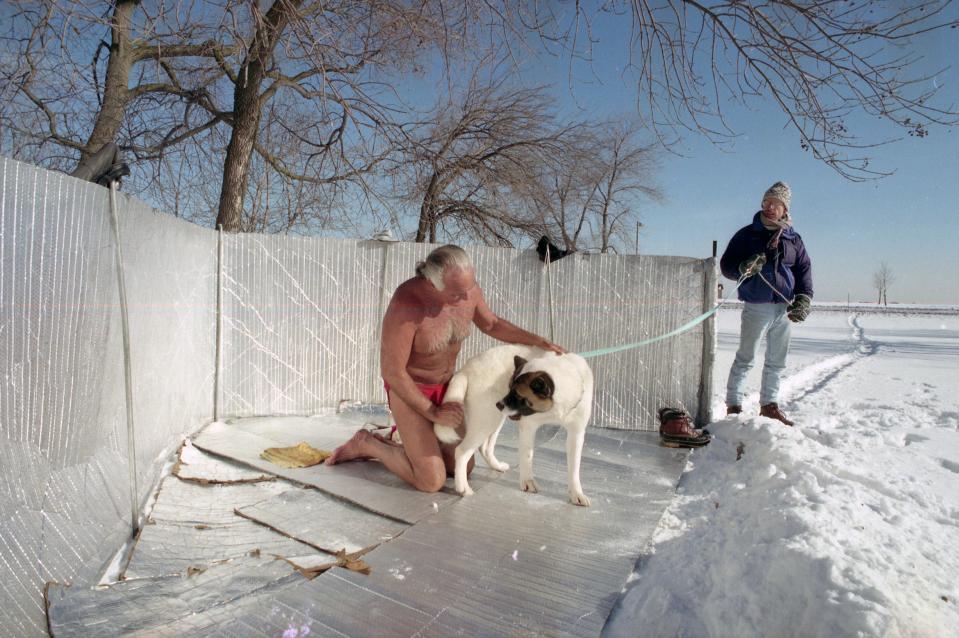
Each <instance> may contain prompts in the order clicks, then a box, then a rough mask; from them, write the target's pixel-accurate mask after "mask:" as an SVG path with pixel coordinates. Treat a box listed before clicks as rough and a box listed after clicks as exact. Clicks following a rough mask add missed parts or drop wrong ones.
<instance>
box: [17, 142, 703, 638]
mask: <svg viewBox="0 0 959 638" xmlns="http://www.w3.org/2000/svg"><path fill="white" fill-rule="evenodd" d="M108 195H109V191H108V190H107V189H106V188H103V187H100V186H96V185H93V184H89V183H86V182H82V181H79V180H76V179H73V178H70V177H67V176H65V175H62V174H59V173H54V172H50V171H45V170H43V169H38V168H35V167H32V166H29V165H26V164H22V163H18V162H14V161H12V160H8V159H5V158H0V511H2V512H3V514H4V515H3V516H0V626H2V627H4V631H7V632H9V633H11V634H12V635H43V634H44V633H45V626H46V625H45V618H44V609H43V595H42V592H43V585H44V583H45V582H46V581H50V580H54V581H60V582H64V581H73V582H78V583H91V582H95V581H96V580H97V579H98V578H99V576H100V575H101V574H102V572H103V571H104V568H105V567H106V565H107V563H108V562H109V561H110V560H111V559H112V557H113V554H114V553H115V552H116V551H117V549H118V548H119V547H120V546H121V545H122V543H123V541H124V539H125V537H126V536H128V535H129V533H130V527H131V526H130V518H131V512H130V507H131V506H130V503H131V501H132V502H135V503H143V501H144V499H145V498H146V497H147V496H148V494H149V492H150V491H151V489H152V486H153V485H154V484H155V482H156V477H157V476H158V474H159V471H160V469H161V468H162V465H163V462H164V461H165V460H166V459H167V458H168V456H169V453H170V452H171V451H172V450H174V449H175V448H176V446H177V445H178V444H179V442H180V439H181V438H182V436H183V435H185V434H188V433H190V432H193V431H195V430H196V429H197V428H198V427H199V426H201V425H203V424H205V423H206V422H208V421H209V420H211V419H212V418H213V414H214V393H215V392H216V393H218V396H217V397H216V399H217V408H218V412H219V414H220V415H221V417H228V416H250V415H279V414H311V413H313V412H315V411H317V410H319V409H320V408H324V407H329V406H334V405H337V403H338V402H339V401H340V400H343V399H351V400H356V401H363V402H383V401H385V394H384V392H383V386H382V380H381V379H380V375H379V346H380V321H381V319H382V316H383V312H384V310H385V308H386V304H387V303H388V302H389V298H390V296H391V294H392V292H393V290H394V289H395V288H396V287H397V286H398V285H399V284H400V283H402V282H403V281H404V280H406V279H407V278H409V277H410V276H412V274H413V270H414V267H415V264H416V262H417V261H419V260H421V259H423V258H424V257H425V255H426V254H427V253H428V252H429V250H431V249H432V248H433V246H430V245H423V244H411V243H402V242H399V243H388V242H377V241H372V240H346V239H329V238H315V237H310V238H304V237H291V236H275V235H270V236H267V235H252V234H249V235H248V234H224V235H223V236H222V246H221V247H220V249H219V250H218V246H217V234H216V233H215V232H214V231H212V230H210V229H206V228H201V227H198V226H196V225H193V224H189V223H186V222H183V221H181V220H178V219H176V218H173V217H171V216H169V215H166V214H162V213H158V212H156V211H153V210H152V209H150V208H149V207H148V206H146V205H145V204H143V203H141V202H139V201H137V200H135V199H133V198H131V197H128V196H126V195H124V194H119V195H118V197H117V210H118V219H119V235H120V242H121V245H120V248H121V252H122V255H123V262H124V263H122V264H120V267H122V269H123V275H124V280H125V287H126V298H127V305H128V315H129V331H130V336H131V346H130V353H129V357H130V370H131V374H132V379H131V381H132V394H133V412H132V420H133V424H134V431H135V437H134V438H135V443H136V452H135V454H136V459H135V460H136V476H135V479H134V484H135V485H136V486H137V487H136V488H135V491H136V492H137V493H135V494H134V493H133V492H134V488H133V486H131V485H130V482H131V480H130V477H129V475H128V470H129V461H130V459H129V454H128V451H127V434H126V421H127V419H126V417H127V415H126V408H125V400H124V394H125V391H124V382H125V379H124V353H123V347H122V336H121V335H122V330H121V327H122V325H121V313H120V310H119V292H118V288H117V270H116V268H117V264H116V261H115V257H114V255H115V254H116V245H115V241H114V238H113V234H112V232H111V229H110V210H109V197H108ZM468 251H469V253H470V255H471V257H472V259H473V261H474V263H475V265H476V270H477V279H478V281H479V283H480V285H481V287H482V289H483V292H484V294H485V297H486V300H487V302H488V304H489V305H490V307H491V308H492V309H493V311H494V312H496V313H497V314H499V315H501V316H503V317H504V318H506V319H508V320H509V321H511V322H513V323H515V324H517V325H519V326H522V327H524V328H526V329H528V330H531V331H533V332H536V333H539V334H543V335H546V334H548V332H549V316H550V311H549V308H548V303H549V299H550V294H549V290H548V289H547V281H551V282H552V295H551V296H552V300H553V309H552V314H553V323H554V327H555V340H556V341H557V342H558V343H560V344H561V345H563V346H564V347H566V348H567V349H569V350H571V351H580V352H582V351H587V350H593V349H596V348H602V347H607V346H615V345H619V344H622V343H629V342H635V341H641V340H643V339H647V338H650V337H655V336H657V335H660V334H664V333H666V332H669V331H670V330H673V329H674V328H676V327H677V326H680V325H682V324H683V323H685V322H686V321H689V320H690V319H692V318H693V317H695V316H697V315H699V314H700V313H702V312H703V311H704V310H705V309H707V308H709V307H710V305H711V303H712V301H713V298H714V293H713V288H714V287H715V265H714V260H701V259H692V258H682V257H654V256H617V255H593V254H589V255H580V254H575V255H571V256H568V257H566V258H564V259H562V260H559V261H556V262H553V263H552V264H551V266H550V269H551V270H550V276H549V278H547V276H546V272H545V266H544V264H543V263H542V262H541V261H539V259H538V257H537V255H536V253H535V252H534V251H531V250H527V251H524V250H514V249H508V248H491V247H468ZM220 255H222V256H220ZM218 282H219V286H218ZM218 293H219V297H220V304H219V307H220V308H221V314H220V316H219V317H218V316H217V308H218V304H217V295H218ZM218 323H219V326H220V330H221V335H220V338H219V339H220V351H219V365H218V364H217V343H216V342H217V325H218ZM714 335H715V329H714V325H713V321H712V320H709V321H707V322H705V323H703V324H700V325H698V326H696V327H695V328H694V329H692V330H690V331H689V332H686V333H684V334H682V335H679V336H677V337H674V338H670V339H666V340H663V341H660V342H657V343H654V344H651V345H649V346H646V347H642V348H638V349H634V350H629V351H626V352H621V353H616V354H611V355H607V356H603V357H597V358H595V359H591V360H590V365H591V366H592V368H593V371H594V374H595V379H596V394H595V402H594V410H593V421H592V425H593V426H598V427H614V428H625V429H644V430H652V429H655V427H656V425H657V424H656V416H655V414H656V410H657V409H658V408H659V407H662V406H664V405H672V406H682V407H685V408H686V409H688V410H689V411H690V412H691V413H692V414H693V415H694V416H695V417H696V418H697V420H698V421H700V422H703V421H706V420H708V419H709V414H708V410H709V407H708V406H709V401H708V398H709V397H708V390H707V391H705V393H704V390H703V388H707V389H708V387H709V384H708V382H706V381H708V370H709V367H710V366H711V364H712V353H713V351H714V338H715V337H714ZM492 345H494V341H493V340H492V339H490V338H489V337H487V336H485V335H482V334H480V333H479V332H478V331H477V330H475V329H474V335H473V337H471V338H470V339H469V340H468V341H467V342H466V345H465V347H464V350H463V352H462V353H461V355H460V362H463V361H465V360H466V358H468V357H470V356H472V355H474V354H477V353H479V352H482V351H483V350H485V349H486V348H488V347H490V346H492ZM218 370H219V372H218ZM217 374H219V376H218V377H217Z"/></svg>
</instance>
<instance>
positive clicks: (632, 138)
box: [528, 121, 662, 253]
mask: <svg viewBox="0 0 959 638" xmlns="http://www.w3.org/2000/svg"><path fill="white" fill-rule="evenodd" d="M640 133H641V131H640V130H639V128H638V127H637V126H636V125H635V124H633V123H629V122H625V121H611V122H604V123H600V124H597V125H593V126H588V127H587V126H584V127H582V128H581V129H580V130H578V131H576V133H575V136H574V137H572V138H571V139H569V140H568V143H567V151H566V152H565V153H564V154H563V155H562V156H561V157H558V158H554V159H553V161H551V162H549V163H545V164H543V165H542V166H541V167H539V173H538V175H537V177H536V180H535V182H531V183H530V185H529V188H530V189H531V193H530V195H529V197H528V200H529V203H530V205H531V206H532V207H533V209H534V211H535V216H536V217H537V218H539V219H542V220H543V222H544V225H545V227H546V228H547V230H548V232H549V234H551V235H552V236H554V237H556V238H557V239H559V240H560V241H561V242H562V243H563V244H564V245H565V248H566V249H567V250H584V249H595V250H598V251H600V252H603V253H605V252H609V251H610V250H615V244H614V239H615V238H617V237H619V238H621V239H622V240H625V239H626V233H628V231H629V229H630V228H632V225H633V223H635V222H638V221H639V209H638V207H639V205H640V203H641V202H642V201H644V200H654V201H658V200H660V199H662V193H661V192H660V190H659V188H658V187H657V186H656V184H655V179H654V175H655V172H656V162H655V157H656V146H655V145H654V144H653V143H650V142H648V141H646V142H643V141H642V140H641V139H640ZM624 243H625V241H624Z"/></svg>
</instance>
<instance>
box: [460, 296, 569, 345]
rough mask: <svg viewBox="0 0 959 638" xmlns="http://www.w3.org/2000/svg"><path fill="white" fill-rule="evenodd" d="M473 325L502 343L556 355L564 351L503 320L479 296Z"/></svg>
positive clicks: (546, 340) (550, 342)
mask: <svg viewBox="0 0 959 638" xmlns="http://www.w3.org/2000/svg"><path fill="white" fill-rule="evenodd" d="M473 323H475V324H476V327H477V328H479V329H480V331H481V332H483V333H484V334H488V335H489V336H491V337H493V338H494V339H497V340H499V341H503V342H504V343H518V344H522V345H526V346H536V347H537V348H543V349H544V350H551V351H553V352H555V353H556V354H564V353H565V352H566V350H565V349H564V348H562V347H560V346H558V345H556V344H555V343H553V342H552V341H550V340H548V339H544V338H543V337H541V336H539V335H536V334H533V333H532V332H529V331H528V330H523V329H522V328H520V327H519V326H517V325H516V324H513V323H510V322H509V321H507V320H506V319H503V318H502V317H500V316H499V315H497V314H496V313H494V312H493V311H492V310H490V308H489V306H487V305H486V300H485V299H483V296H482V294H480V296H479V299H478V301H477V304H476V310H475V312H474V313H473Z"/></svg>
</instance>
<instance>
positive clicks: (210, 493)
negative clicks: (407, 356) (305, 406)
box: [50, 414, 686, 638]
mask: <svg viewBox="0 0 959 638" xmlns="http://www.w3.org/2000/svg"><path fill="white" fill-rule="evenodd" d="M317 420H319V421H321V422H322V423H324V425H325V426H326V427H327V428H328V429H339V428H341V427H344V426H346V427H349V426H350V423H349V419H344V418H343V417H342V415H333V414H330V415H327V416H324V417H321V418H320V419H317ZM315 421H316V420H315ZM306 422H307V420H306V419H303V418H298V417H276V418H271V419H248V420H244V419H240V420H238V421H237V422H235V423H233V424H232V426H231V427H232V428H234V429H236V430H237V431H247V430H251V429H252V430H257V431H259V432H261V433H265V432H270V433H272V435H273V436H274V437H276V438H280V439H283V438H285V439H290V438H295V437H297V436H299V435H300V434H301V433H303V432H304V429H305V426H306V425H307V423H306ZM200 435H201V436H202V432H201V433H200ZM537 439H538V441H539V444H538V445H537V447H536V453H535V456H534V462H533V465H534V472H535V475H536V477H537V480H538V482H539V484H540V491H539V493H538V494H530V493H525V492H523V491H521V490H520V487H519V479H518V473H517V471H516V470H515V469H512V470H510V471H508V472H506V473H504V474H502V475H501V476H500V477H499V478H498V479H497V480H493V481H486V482H477V481H473V486H474V488H475V489H476V494H475V495H473V496H470V497H467V498H462V499H461V498H456V499H455V501H453V502H451V503H446V504H445V505H444V506H443V507H439V508H437V509H436V510H435V511H434V512H433V513H432V514H430V515H429V516H427V517H426V518H424V519H422V520H420V521H419V522H418V523H416V524H415V525H412V526H406V525H403V524H400V523H397V522H396V521H394V520H391V519H388V518H386V517H381V516H378V515H377V514H376V513H375V512H373V511H371V510H370V509H369V508H370V506H371V505H372V504H373V502H372V501H368V500H367V498H366V496H362V497H360V498H357V504H356V505H348V504H345V503H342V502H339V501H337V500H334V499H332V498H331V497H330V496H328V495H326V494H323V493H322V492H320V491H317V490H312V489H298V488H295V487H293V486H291V485H289V484H288V483H286V482H285V481H283V480H282V479H278V480H277V481H275V482H259V483H255V484H241V485H235V484H234V485H227V486H222V485H215V484H205V485H200V484H190V485H187V484H186V483H184V482H183V481H181V480H180V479H177V478H175V477H168V478H167V479H166V480H165V481H164V483H163V486H162V487H161V489H160V490H159V492H158V494H157V505H156V508H155V509H154V514H153V519H154V520H156V522H157V526H161V525H164V524H165V525H167V526H169V525H170V524H179V525H180V528H179V529H178V530H177V533H176V541H177V543H178V544H179V545H180V547H181V548H180V549H177V548H176V547H174V546H173V545H172V544H170V543H167V544H164V545H162V546H160V547H156V548H150V549H146V555H145V558H146V559H147V560H146V561H145V560H144V556H141V552H143V551H144V550H145V548H144V544H145V543H146V542H147V541H146V537H147V534H148V533H149V532H150V530H151V529H152V527H153V526H147V527H146V528H145V529H144V535H143V537H141V540H140V542H139V543H138V544H137V546H136V547H135V548H134V551H133V557H132V560H131V565H134V564H140V565H144V564H149V566H150V567H151V571H150V572H140V573H138V575H139V576H145V575H147V574H148V573H149V575H151V576H152V577H153V578H151V579H143V578H139V579H134V580H129V581H126V582H121V583H117V584H115V585H113V586H111V587H110V588H107V589H94V590H91V589H89V588H84V587H80V586H73V587H70V588H60V587H57V588H54V589H53V590H52V591H51V595H50V601H51V607H50V625H51V629H52V632H53V635H54V636H55V637H57V638H61V637H64V638H65V637H68V636H92V635H116V634H121V633H122V634H124V635H126V632H130V633H131V634H132V635H144V636H162V635H169V636H208V635H222V636H230V637H231V638H238V637H244V638H245V637H253V636H278V635H280V634H284V635H287V636H294V635H295V636H297V637H298V638H301V637H303V636H307V635H309V636H311V637H312V636H342V635H348V636H372V635H376V636H402V637H411V636H437V637H441V636H442V637H445V636H457V635H458V636H510V637H512V636H520V635H522V636H526V635H528V636H542V635H548V636H577V637H578V636H596V635H599V633H600V631H601V629H602V627H603V625H604V622H605V620H606V617H607V615H608V614H609V611H610V609H611V608H612V606H613V604H614V603H615V601H616V599H617V598H618V596H619V593H620V591H621V589H622V587H623V585H624V583H625V581H626V578H627V576H628V574H629V573H630V570H631V568H632V565H633V562H634V561H635V559H636V557H637V556H638V555H639V554H640V552H641V551H642V550H643V549H644V548H645V547H646V546H647V544H648V542H649V538H650V536H651V534H652V532H653V529H654V528H655V526H656V524H657V522H658V520H659V518H660V516H661V515H662V512H663V510H664V508H665V507H666V505H667V503H668V502H669V501H670V499H671V498H672V495H673V490H674V486H675V483H676V480H677V478H678V476H679V474H680V472H681V471H682V469H683V467H684V466H685V460H686V451H684V450H671V449H667V448H663V447H660V446H659V445H658V444H657V443H658V441H657V437H656V436H655V435H652V434H649V433H644V432H636V431H628V430H608V429H599V428H593V429H590V431H589V432H588V433H587V436H586V443H585V446H584V450H583V465H582V477H583V486H584V489H585V490H586V492H587V494H588V495H589V496H590V497H591V499H592V506H591V507H589V508H583V507H575V506H572V505H570V504H569V503H568V502H567V493H566V459H565V441H564V434H563V431H562V430H561V429H558V428H556V427H544V428H541V429H540V430H539V432H537ZM501 440H502V444H501V445H500V446H499V447H498V450H497V453H498V455H499V456H500V458H502V459H504V460H506V461H507V462H509V463H510V464H511V465H513V466H514V467H515V464H516V460H517V456H518V452H517V450H516V447H515V445H516V430H515V428H512V427H508V428H507V429H506V430H505V431H504V432H503V435H502V437H501ZM187 449H188V448H187ZM256 449H257V448H256V447H254V448H253V450H251V451H256ZM209 461H210V462H209V463H207V465H206V468H205V470H206V475H207V476H211V477H212V476H218V475H221V474H222V472H221V470H219V469H217V468H216V467H215V466H216V464H217V463H221V462H224V461H219V460H217V459H215V458H211V459H210V460H209ZM351 465H354V466H357V465H370V466H375V465H377V464H376V463H354V464H351ZM326 469H328V470H329V471H331V472H344V471H346V470H347V467H346V466H340V467H335V468H326ZM474 476H475V472H474ZM369 477H370V478H362V477H353V478H352V479H350V480H352V481H353V482H354V484H355V485H356V486H357V489H356V493H357V494H361V495H367V496H368V495H369V494H370V493H371V491H370V490H369V489H365V487H364V485H363V484H364V483H367V482H368V483H369V484H370V486H376V485H377V484H378V480H379V479H377V478H376V477H375V476H374V475H373V474H372V473H371V474H370V475H369ZM380 478H382V476H381V477H380ZM284 484H286V486H285V487H284ZM281 489H282V490H284V491H283V492H282V493H276V492H277V490H281ZM274 494H275V495H274ZM256 499H262V500H259V501H258V502H257V503H255V504H253V505H246V506H243V507H240V508H239V509H237V510H236V511H235V512H231V511H230V509H229V507H228V504H229V503H231V502H232V503H235V504H237V505H238V506H239V505H242V504H243V503H249V502H250V501H251V500H256ZM248 514H252V515H253V516H251V518H250V520H256V521H257V522H258V523H259V524H260V525H261V527H260V530H259V532H258V533H254V532H253V530H252V529H250V530H243V531H238V532H237V533H236V534H235V537H234V538H226V537H223V538H222V540H223V541H226V542H223V543H222V544H221V546H219V547H218V546H216V545H215V544H211V543H210V542H209V538H210V535H211V534H212V535H216V534H217V533H218V530H222V529H224V528H228V527H230V526H233V525H236V524H237V523H247V522H249V521H248V520H247V519H246V516H247V515H248ZM271 534H272V535H273V538H272V539H271V538H270V535H271ZM287 536H295V537H296V538H297V539H299V540H302V541H304V542H308V543H311V544H313V545H315V546H318V547H320V548H321V549H325V550H326V551H337V550H338V549H341V548H344V547H345V548H351V547H352V548H353V549H356V550H360V549H362V551H363V553H362V559H363V560H364V561H365V562H366V566H368V567H369V568H370V571H369V572H368V573H367V572H365V571H364V572H350V571H346V570H343V569H340V568H334V569H333V570H331V571H327V572H324V573H323V574H322V575H320V576H319V577H317V578H316V579H315V580H312V581H309V580H307V579H306V578H305V577H304V576H301V575H299V574H292V573H291V568H290V564H289V562H286V561H273V560H270V559H271V558H272V557H273V555H274V554H279V555H280V556H283V557H284V558H285V559H287V560H288V561H290V562H292V563H293V564H296V565H300V566H304V567H309V566H311V565H320V564H327V565H328V564H330V563H331V562H332V561H333V557H331V556H329V555H328V554H327V555H319V556H316V555H314V556H313V557H306V556H299V555H297V554H298V553H299V552H300V551H302V549H301V548H300V547H298V546H297V545H288V546H286V547H284V546H283V545H282V543H283V542H287V543H290V542H291V541H290V540H289V539H288V538H287ZM240 539H242V541H243V543H241V542H239V541H240ZM250 550H259V551H250ZM184 556H191V557H192V560H191V561H190V562H189V567H191V568H192V569H186V565H185V563H184V561H183V557H184ZM224 561H228V562H224ZM172 572H176V573H177V574H179V575H180V576H186V578H183V577H169V576H167V575H168V574H171V573H172ZM191 574H192V577H191V576H190V575H191ZM128 575H132V574H131V571H128ZM287 631H289V632H290V633H284V632H287Z"/></svg>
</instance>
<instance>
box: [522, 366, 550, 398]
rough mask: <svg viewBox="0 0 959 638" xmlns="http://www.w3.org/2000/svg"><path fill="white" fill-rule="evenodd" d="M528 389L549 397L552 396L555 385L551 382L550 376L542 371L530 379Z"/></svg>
mask: <svg viewBox="0 0 959 638" xmlns="http://www.w3.org/2000/svg"><path fill="white" fill-rule="evenodd" d="M529 389H530V390H532V391H533V392H535V393H536V394H537V395H539V396H541V397H542V398H544V399H550V398H552V397H553V392H555V391H556V385H555V384H554V383H553V379H552V377H550V376H549V375H548V374H546V373H545V372H544V373H543V374H540V375H539V376H537V377H536V378H535V379H533V380H532V381H530V384H529Z"/></svg>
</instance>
